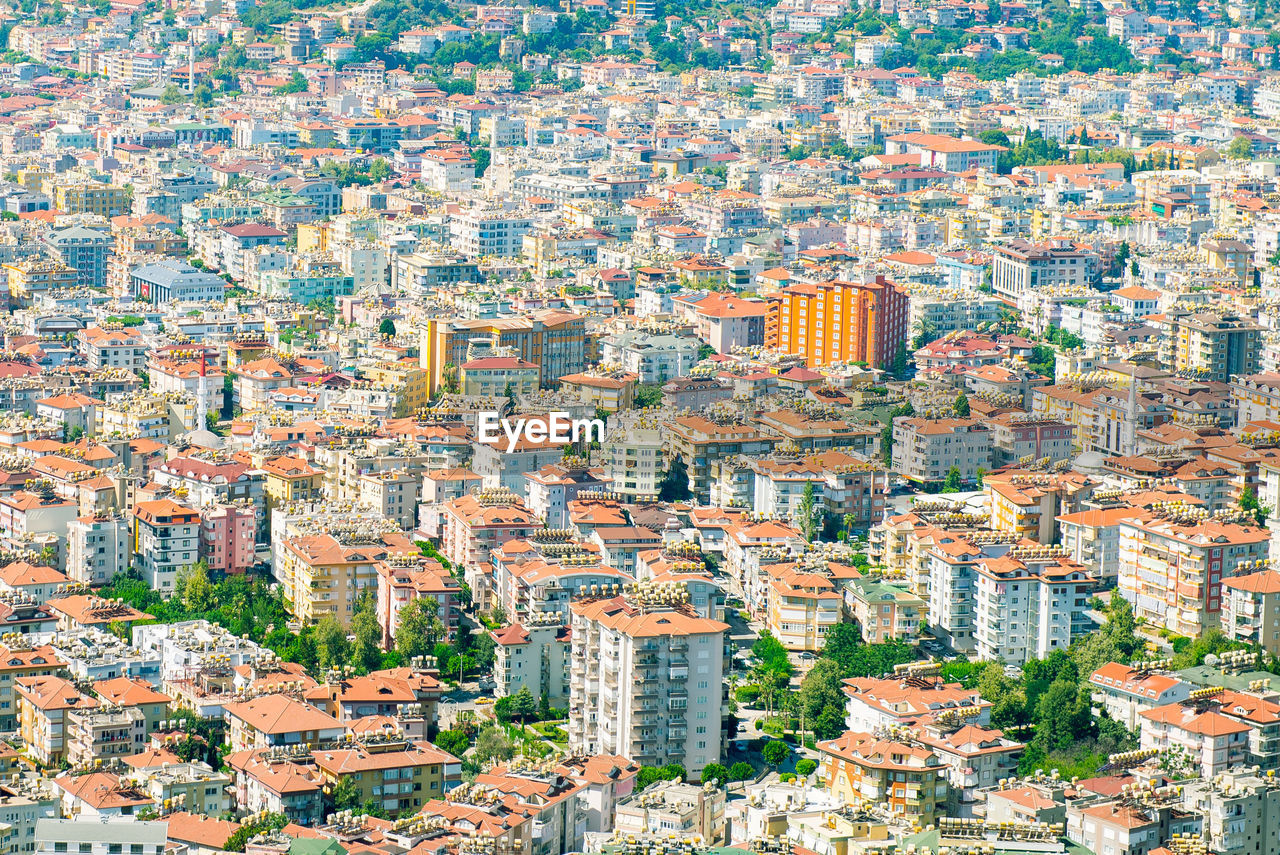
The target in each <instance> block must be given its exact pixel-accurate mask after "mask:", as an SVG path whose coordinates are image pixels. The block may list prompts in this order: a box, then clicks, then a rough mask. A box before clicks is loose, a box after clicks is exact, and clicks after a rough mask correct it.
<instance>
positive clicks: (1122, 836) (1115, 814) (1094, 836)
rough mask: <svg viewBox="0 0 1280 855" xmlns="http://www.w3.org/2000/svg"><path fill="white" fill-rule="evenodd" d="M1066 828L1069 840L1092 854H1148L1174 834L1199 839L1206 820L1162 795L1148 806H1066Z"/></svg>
mask: <svg viewBox="0 0 1280 855" xmlns="http://www.w3.org/2000/svg"><path fill="white" fill-rule="evenodd" d="M1066 827H1067V839H1068V840H1070V841H1071V842H1072V843H1076V844H1079V845H1080V846H1083V847H1084V848H1085V849H1087V850H1088V851H1090V852H1109V853H1110V855H1147V853H1149V852H1152V851H1158V849H1159V848H1161V844H1162V843H1164V842H1165V841H1168V840H1171V839H1172V838H1173V836H1174V835H1175V834H1176V835H1178V836H1179V837H1188V838H1192V839H1198V838H1200V836H1201V834H1202V829H1203V827H1204V821H1203V818H1202V817H1201V816H1200V814H1199V813H1198V812H1197V811H1193V810H1187V809H1185V808H1184V807H1183V806H1182V802H1181V799H1180V798H1178V797H1177V796H1171V795H1161V796H1158V797H1156V798H1153V799H1151V800H1150V803H1148V804H1140V803H1137V802H1136V800H1134V799H1130V798H1123V799H1105V800H1102V801H1097V800H1093V799H1079V800H1077V801H1075V802H1073V803H1071V804H1070V805H1068V806H1067V822H1066Z"/></svg>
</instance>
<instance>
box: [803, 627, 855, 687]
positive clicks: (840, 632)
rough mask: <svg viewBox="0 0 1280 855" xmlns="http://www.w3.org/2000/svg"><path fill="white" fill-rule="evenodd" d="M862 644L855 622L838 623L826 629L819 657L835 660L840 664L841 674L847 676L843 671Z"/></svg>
mask: <svg viewBox="0 0 1280 855" xmlns="http://www.w3.org/2000/svg"><path fill="white" fill-rule="evenodd" d="M862 646H863V644H862V632H861V630H859V629H858V625H857V624H856V623H849V622H842V623H838V624H836V625H835V626H833V627H831V628H830V629H828V630H827V640H826V642H825V643H824V644H823V645H822V657H821V658H823V659H830V660H831V661H832V662H835V663H836V664H837V665H839V666H840V670H841V674H842V675H843V676H845V677H847V676H849V675H848V674H847V673H845V672H846V670H847V667H848V665H849V664H850V663H851V662H852V661H853V657H854V656H856V655H857V654H858V650H859V649H860V648H861V647H862ZM814 667H817V666H816V665H815V666H814Z"/></svg>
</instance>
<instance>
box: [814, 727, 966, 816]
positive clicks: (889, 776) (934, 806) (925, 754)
mask: <svg viewBox="0 0 1280 855" xmlns="http://www.w3.org/2000/svg"><path fill="white" fill-rule="evenodd" d="M817 747H818V753H819V754H821V755H822V759H821V761H820V764H819V766H818V775H819V780H821V781H822V783H823V785H824V786H826V788H827V789H828V790H830V791H831V793H832V795H834V796H836V797H837V798H839V799H840V800H841V801H843V802H844V803H845V804H853V803H856V802H859V801H863V800H865V801H870V802H872V803H876V804H882V805H885V806H886V807H887V808H888V810H889V813H891V814H893V815H894V816H896V817H900V818H901V819H902V820H903V821H906V822H911V823H914V824H916V825H921V826H923V825H930V824H932V823H933V822H934V821H935V820H936V819H937V817H938V816H939V815H940V814H941V813H942V812H943V811H944V810H945V808H946V799H947V781H946V777H945V775H946V765H945V764H944V763H943V762H942V758H941V757H939V756H938V754H937V752H935V751H934V750H933V749H932V748H930V747H928V746H926V745H925V744H923V743H921V742H916V741H914V740H913V741H900V740H897V739H892V738H887V737H881V736H875V735H872V734H870V733H857V732H854V731H848V732H846V733H844V734H843V735H841V736H840V737H838V738H836V739H831V740H828V741H825V742H819V743H818V746H817Z"/></svg>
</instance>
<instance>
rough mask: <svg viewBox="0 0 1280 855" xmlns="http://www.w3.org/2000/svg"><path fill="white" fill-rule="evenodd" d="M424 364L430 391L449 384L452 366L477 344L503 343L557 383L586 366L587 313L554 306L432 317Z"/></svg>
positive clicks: (544, 379)
mask: <svg viewBox="0 0 1280 855" xmlns="http://www.w3.org/2000/svg"><path fill="white" fill-rule="evenodd" d="M420 344H421V346H420V348H419V364H420V365H421V366H422V368H423V369H424V370H425V371H426V372H427V374H428V386H429V388H428V390H427V391H428V394H431V395H434V394H435V393H436V392H437V391H438V390H439V389H440V387H441V385H443V383H444V380H445V374H446V369H447V370H448V371H450V372H454V371H456V370H457V369H458V367H459V366H461V365H463V364H464V363H466V362H468V361H469V359H470V357H471V354H472V353H473V348H476V347H477V346H483V348H484V349H485V350H488V351H493V350H498V349H502V348H506V349H509V351H510V352H511V353H513V354H514V355H515V356H517V357H519V358H520V359H523V360H525V361H526V362H531V363H533V364H534V365H538V366H540V367H541V369H542V373H541V375H540V377H539V382H540V383H541V385H542V386H544V387H547V386H553V385H555V383H556V381H557V380H559V378H561V377H563V376H565V375H566V374H579V373H581V372H582V371H583V370H585V369H586V365H587V358H586V356H587V354H586V318H584V317H583V316H582V315H578V314H575V313H572V312H561V311H556V310H551V309H544V310H539V311H535V312H534V313H533V314H532V316H531V317H502V318H493V319H487V320H482V319H475V320H451V319H447V318H429V319H428V320H427V322H426V323H425V325H424V327H423V332H422V338H421V342H420Z"/></svg>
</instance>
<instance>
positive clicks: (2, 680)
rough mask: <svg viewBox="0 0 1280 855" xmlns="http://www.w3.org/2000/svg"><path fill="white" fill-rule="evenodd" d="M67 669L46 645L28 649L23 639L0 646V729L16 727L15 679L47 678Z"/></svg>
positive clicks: (56, 654)
mask: <svg viewBox="0 0 1280 855" xmlns="http://www.w3.org/2000/svg"><path fill="white" fill-rule="evenodd" d="M66 667H67V663H66V662H64V661H63V660H62V659H61V658H60V657H59V656H58V653H57V651H56V650H54V649H53V648H52V647H50V646H49V645H47V644H45V645H41V646H39V647H29V646H28V645H27V643H26V642H25V640H18V639H15V640H13V641H11V642H10V643H9V644H7V645H2V646H0V730H15V729H17V726H18V697H17V695H16V694H15V690H16V688H17V685H18V680H19V679H21V678H24V677H49V676H52V675H54V674H56V673H58V672H59V671H61V670H62V669H64V668H66Z"/></svg>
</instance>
